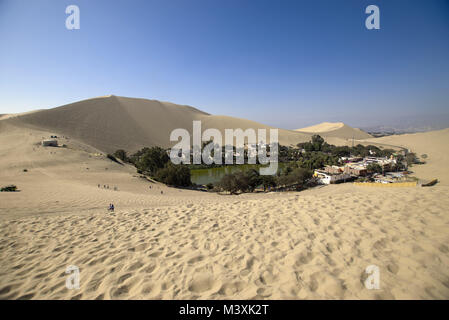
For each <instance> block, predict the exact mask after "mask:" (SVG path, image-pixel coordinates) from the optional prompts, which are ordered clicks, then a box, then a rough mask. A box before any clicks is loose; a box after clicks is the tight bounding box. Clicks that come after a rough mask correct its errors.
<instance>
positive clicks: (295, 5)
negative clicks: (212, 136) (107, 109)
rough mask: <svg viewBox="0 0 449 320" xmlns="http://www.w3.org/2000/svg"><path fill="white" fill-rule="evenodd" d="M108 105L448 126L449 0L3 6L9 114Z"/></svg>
mask: <svg viewBox="0 0 449 320" xmlns="http://www.w3.org/2000/svg"><path fill="white" fill-rule="evenodd" d="M71 4H76V5H78V6H79V8H80V13H81V16H80V18H81V28H80V30H67V29H66V27H65V20H66V17H67V16H68V15H67V14H66V13H65V8H66V7H67V6H68V5H71ZM370 4H375V5H377V6H379V8H380V27H381V29H380V30H367V29H366V28H365V19H366V17H367V16H368V15H367V14H366V13H365V8H366V7H367V6H368V5H370ZM107 94H115V95H122V96H128V97H141V98H150V99H159V100H163V101H170V102H174V103H179V104H188V105H192V106H195V107H197V108H199V109H202V110H204V111H206V112H209V113H213V114H224V115H231V116H237V117H242V118H249V119H252V120H256V121H259V122H262V123H266V124H270V125H274V126H278V127H284V128H289V129H293V128H298V127H302V126H305V125H311V124H314V123H317V122H321V121H344V122H346V123H348V124H350V125H355V126H366V125H375V124H379V123H382V122H383V121H387V120H389V119H399V121H400V119H401V117H403V116H408V117H409V116H416V117H418V118H419V117H421V116H430V117H431V116H435V117H437V118H438V117H439V116H440V115H447V114H448V113H449V1H447V0H441V1H438V0H426V1H424V0H421V1H413V0H402V1H401V0H388V1H387V0H370V1H365V0H330V1H324V0H313V1H312V0H309V1H301V0H292V1H285V0H276V1H275V0H270V1H263V0H257V1H256V0H251V1H250V0H142V1H137V0H127V1H122V0H114V1H101V0H69V1H66V0H33V1H28V0H0V114H1V113H14V112H23V111H28V110H33V109H38V108H53V107H56V106H60V105H63V104H67V103H70V102H74V101H78V100H82V99H86V98H91V97H95V96H102V95H107Z"/></svg>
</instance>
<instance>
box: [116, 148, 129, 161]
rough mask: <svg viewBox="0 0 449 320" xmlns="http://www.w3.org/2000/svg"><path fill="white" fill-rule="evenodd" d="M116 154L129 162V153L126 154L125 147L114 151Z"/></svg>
mask: <svg viewBox="0 0 449 320" xmlns="http://www.w3.org/2000/svg"><path fill="white" fill-rule="evenodd" d="M114 156H115V157H116V158H118V159H120V160H122V161H123V162H127V161H128V155H127V154H126V151H125V150H123V149H119V150H117V151H115V152H114Z"/></svg>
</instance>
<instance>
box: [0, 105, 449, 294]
mask: <svg viewBox="0 0 449 320" xmlns="http://www.w3.org/2000/svg"><path fill="white" fill-rule="evenodd" d="M107 99H109V98H107ZM114 99H119V98H114ZM116 108H117V109H118V110H119V111H120V112H122V111H123V110H122V108H123V107H122V106H120V103H117V105H116ZM155 108H157V106H155ZM160 108H161V109H163V113H164V114H165V113H166V112H168V111H167V110H171V109H170V106H168V107H166V106H165V105H163V106H161V107H160ZM177 108H178V107H176V108H174V109H173V112H175V113H176V112H177V111H178V110H177ZM142 109H144V108H143V107H142ZM107 110H110V109H107ZM51 111H54V110H51ZM51 111H50V112H51ZM57 112H58V113H59V112H61V113H64V112H67V111H65V110H62V111H59V110H57ZM133 112H134V111H133ZM142 112H144V111H142ZM183 112H185V114H187V115H188V116H189V117H196V116H198V117H202V116H207V115H204V114H203V113H201V112H199V111H197V110H194V109H191V108H187V107H186V108H185V110H184V111H183ZM130 113H132V112H130ZM36 114H37V115H38V114H39V113H36ZM87 114H89V113H88V112H87ZM192 114H193V115H192ZM51 116H53V115H51ZM60 116H61V119H62V120H64V119H63V118H64V115H62V114H61V115H60ZM79 116H80V118H79V120H78V122H79V121H84V120H86V121H93V123H95V122H96V121H101V118H100V117H99V114H97V115H95V116H94V119H89V118H85V117H86V116H85V115H84V113H83V114H80V115H79ZM129 117H135V114H134V115H129ZM16 119H20V117H18V118H16ZM83 119H84V120H83ZM209 119H213V121H215V119H218V118H209ZM45 120H46V118H45V117H43V118H38V119H37V120H35V121H37V122H39V124H40V123H42V121H45ZM125 120H126V119H125ZM137 120H138V119H137ZM137 120H135V121H136V123H137ZM27 121H28V120H27ZM48 121H50V120H48ZM51 121H53V120H51ZM64 121H66V120H64ZM127 121H128V120H127ZM176 121H181V120H176ZM30 123H32V120H29V121H28V122H27V123H26V126H24V122H23V121H11V119H9V120H7V121H6V120H5V121H4V120H2V121H0V159H1V161H0V185H5V184H10V183H13V184H16V185H17V186H18V187H19V189H20V192H17V193H0V255H1V259H0V298H1V299H18V298H22V299H129V298H136V299H205V298H210V299H224V298H227V299H253V298H256V299H281V298H286V299H312V298H318V299H448V298H449V270H448V268H447V266H448V265H449V246H448V243H449V232H448V225H449V216H448V214H447V208H448V207H449V198H448V197H447V194H448V191H449V189H448V188H449V187H448V186H447V184H446V181H447V180H443V183H442V184H438V185H436V186H435V187H431V188H418V187H417V188H404V189H400V188H399V189H390V188H361V187H357V186H354V185H352V184H344V185H333V186H327V187H323V188H316V189H310V190H307V191H304V192H299V193H267V194H265V193H264V194H245V195H240V196H221V195H217V194H213V193H205V192H195V191H190V190H179V189H174V188H168V187H166V186H164V185H161V184H159V183H152V182H150V181H147V180H146V179H142V178H139V177H138V176H137V175H136V174H135V169H134V168H132V167H130V166H127V165H119V164H117V163H114V162H112V161H110V160H108V159H107V158H106V157H104V155H101V154H100V151H99V150H98V149H97V148H96V147H95V146H91V145H89V144H87V143H86V142H85V139H82V140H77V139H73V138H70V139H61V142H62V143H66V144H67V145H68V148H44V147H41V146H39V145H38V144H39V142H40V141H41V140H42V137H48V136H49V135H50V134H53V129H52V130H51V131H45V130H42V129H39V130H38V129H36V128H31V126H30ZM220 123H221V122H217V123H213V125H217V126H218V125H220ZM177 124H178V123H176V125H177ZM179 124H182V123H179ZM54 125H56V124H55V123H53V122H51V123H50V124H49V126H54ZM108 125H109V124H108V123H107V122H106V123H104V124H101V126H100V127H102V128H107V127H108ZM117 125H119V123H118V120H117ZM76 127H78V125H77V126H74V128H76ZM81 127H82V124H81ZM61 129H62V128H61ZM73 130H75V129H73ZM85 130H89V131H90V132H97V134H98V136H96V140H95V141H100V142H101V141H105V142H104V143H105V145H106V144H108V143H111V142H110V140H109V139H110V137H103V136H101V133H102V132H103V131H95V129H93V128H85ZM129 130H131V129H129ZM135 130H138V131H139V130H140V131H139V132H145V131H144V129H142V128H137V129H135ZM148 130H149V129H148ZM108 132H109V131H108ZM132 132H134V131H132ZM79 134H80V135H81V134H82V132H80V133H79ZM448 135H449V130H443V131H439V132H429V133H422V134H416V135H404V136H394V137H384V138H381V139H380V141H382V142H385V143H391V144H400V145H404V146H406V147H409V148H411V149H412V150H416V151H417V152H418V154H421V153H426V154H428V156H429V158H428V163H427V164H425V165H423V166H417V167H416V172H417V173H418V172H419V171H418V168H422V170H423V171H422V172H423V173H425V172H426V170H430V171H431V172H429V174H431V175H432V176H433V175H436V176H438V177H445V176H446V174H447V170H446V169H445V168H444V166H442V164H443V163H447V158H446V157H447V154H448V150H447V143H446V141H447V138H448ZM72 136H73V134H72ZM81 137H82V136H81ZM118 138H119V139H126V137H118ZM373 141H379V139H373ZM124 144H126V143H124ZM136 146H137V145H136ZM425 168H431V169H425ZM23 169H27V170H28V172H24V171H23ZM419 170H421V169H419ZM442 179H443V178H442ZM99 184H100V187H98V185H99ZM105 185H109V187H110V188H109V189H107V188H104V186H105ZM150 186H151V188H150ZM114 187H117V190H116V191H114V189H113V188H114ZM161 192H162V193H161ZM110 202H113V203H114V204H115V206H116V212H115V213H114V214H110V213H108V212H107V211H106V208H107V206H108V204H109V203H110ZM373 264H374V265H377V266H379V268H380V279H381V282H380V285H381V288H380V290H368V289H366V288H365V287H364V285H363V281H364V279H365V278H366V274H365V272H364V271H365V268H366V267H367V266H368V265H373ZM69 265H76V266H78V267H79V268H80V272H81V274H80V275H81V280H80V289H79V290H69V289H67V288H66V286H65V281H66V278H67V276H68V275H67V274H66V273H65V270H66V268H67V267H68V266H69Z"/></svg>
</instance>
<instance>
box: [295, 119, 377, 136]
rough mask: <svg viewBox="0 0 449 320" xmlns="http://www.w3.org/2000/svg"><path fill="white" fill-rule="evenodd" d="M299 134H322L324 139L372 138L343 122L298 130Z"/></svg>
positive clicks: (326, 123) (325, 123)
mask: <svg viewBox="0 0 449 320" xmlns="http://www.w3.org/2000/svg"><path fill="white" fill-rule="evenodd" d="M295 131H297V132H304V133H314V134H320V135H322V136H323V137H332V138H342V139H352V138H354V139H369V138H372V136H371V135H370V134H368V133H366V132H365V131H363V130H360V129H358V128H352V127H350V126H348V125H347V124H344V123H343V122H322V123H319V124H317V125H314V126H310V127H305V128H301V129H296V130H295Z"/></svg>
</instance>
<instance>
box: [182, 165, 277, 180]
mask: <svg viewBox="0 0 449 320" xmlns="http://www.w3.org/2000/svg"><path fill="white" fill-rule="evenodd" d="M283 165H285V164H284V163H279V168H282V167H283ZM261 166H262V165H260V164H239V165H229V166H224V167H216V168H208V169H192V170H190V180H191V181H192V183H195V184H199V185H206V184H208V183H213V184H215V183H217V182H219V181H220V180H221V178H223V177H224V176H225V175H226V174H230V173H234V172H237V171H248V170H250V169H256V170H259V168H260V167H261Z"/></svg>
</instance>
